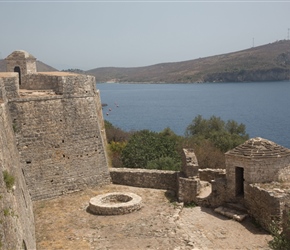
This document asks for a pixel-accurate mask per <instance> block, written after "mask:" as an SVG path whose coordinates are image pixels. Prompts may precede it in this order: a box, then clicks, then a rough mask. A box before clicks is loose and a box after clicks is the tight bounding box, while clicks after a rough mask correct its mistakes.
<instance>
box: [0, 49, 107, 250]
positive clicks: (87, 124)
mask: <svg viewBox="0 0 290 250" xmlns="http://www.w3.org/2000/svg"><path fill="white" fill-rule="evenodd" d="M6 65H7V71H9V72H5V73H0V170H1V171H0V187H1V193H0V195H1V196H0V209H1V210H0V221H1V222H2V223H0V246H2V247H3V248H4V249H35V248H36V244H35V232H34V230H35V228H34V217H33V210H32V200H38V199H46V198H52V197H56V196H59V195H62V194H65V193H68V192H73V191H77V190H81V189H84V188H86V187H96V186H101V185H105V184H109V183H110V182H111V178H110V175H109V170H108V165H107V156H106V151H105V143H106V137H105V130H104V121H103V116H102V107H101V101H100V94H99V92H98V91H97V90H96V87H95V79H94V77H92V76H85V75H77V74H72V73H65V72H47V73H37V72H36V59H35V57H33V56H32V55H30V54H29V53H27V52H25V51H15V52H13V53H12V54H11V55H9V56H8V57H7V58H6ZM4 171H7V172H8V173H9V175H10V176H12V177H14V178H15V184H14V186H13V188H11V189H10V190H8V189H7V188H6V184H5V182H4V178H3V174H4ZM29 194H30V195H29ZM0 248H1V247H0Z"/></svg>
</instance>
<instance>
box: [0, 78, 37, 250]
mask: <svg viewBox="0 0 290 250" xmlns="http://www.w3.org/2000/svg"><path fill="white" fill-rule="evenodd" d="M0 86H1V82H0ZM2 87H3V82H2ZM4 176H6V178H5V180H4ZM12 179H14V181H12ZM0 249H36V243H35V227H34V217H33V208H32V202H31V198H30V195H29V193H28V189H27V187H26V185H25V180H24V176H23V172H22V169H21V165H20V162H19V154H18V151H17V148H16V142H15V138H14V132H13V128H12V122H11V119H10V115H9V111H8V107H7V104H6V103H1V104H0Z"/></svg>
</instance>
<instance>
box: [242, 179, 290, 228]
mask: <svg viewBox="0 0 290 250" xmlns="http://www.w3.org/2000/svg"><path fill="white" fill-rule="evenodd" d="M286 196H287V195H285V194H281V193H275V191H274V190H266V189H264V188H262V187H259V184H250V185H245V205H246V207H247V208H248V212H249V214H250V215H251V216H252V217H254V218H255V219H256V220H257V221H258V223H259V224H260V225H261V226H262V227H263V228H264V229H266V230H270V225H271V223H272V220H274V219H278V220H281V218H282V211H283V209H284V200H285V198H286Z"/></svg>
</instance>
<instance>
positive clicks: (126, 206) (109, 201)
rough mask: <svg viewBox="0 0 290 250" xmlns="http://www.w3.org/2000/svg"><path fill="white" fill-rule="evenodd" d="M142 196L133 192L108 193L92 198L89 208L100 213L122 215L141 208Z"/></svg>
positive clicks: (94, 212) (92, 211) (95, 212)
mask: <svg viewBox="0 0 290 250" xmlns="http://www.w3.org/2000/svg"><path fill="white" fill-rule="evenodd" d="M141 205H142V198H141V197H140V196H139V195H137V194H133V193H120V192H114V193H107V194H102V195H98V196H96V197H93V198H91V199H90V202H89V207H88V210H89V211H90V212H91V213H93V214H98V215H120V214H128V213H131V212H133V211H136V210H139V209H140V208H141Z"/></svg>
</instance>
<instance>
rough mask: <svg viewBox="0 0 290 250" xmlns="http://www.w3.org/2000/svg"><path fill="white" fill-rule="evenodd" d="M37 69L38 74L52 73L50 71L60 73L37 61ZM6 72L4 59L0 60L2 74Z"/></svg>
mask: <svg viewBox="0 0 290 250" xmlns="http://www.w3.org/2000/svg"><path fill="white" fill-rule="evenodd" d="M36 69H37V71H38V72H50V71H58V70H57V69H55V68H53V67H51V66H49V65H47V64H45V63H43V62H41V61H36ZM5 71H6V63H5V60H4V59H1V60H0V72H5Z"/></svg>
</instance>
